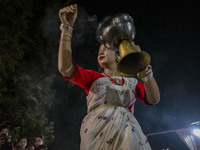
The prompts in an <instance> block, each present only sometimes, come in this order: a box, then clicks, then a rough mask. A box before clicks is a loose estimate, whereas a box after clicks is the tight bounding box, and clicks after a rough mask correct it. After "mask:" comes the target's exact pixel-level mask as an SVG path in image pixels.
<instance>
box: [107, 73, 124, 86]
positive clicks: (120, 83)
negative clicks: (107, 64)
mask: <svg viewBox="0 0 200 150" xmlns="http://www.w3.org/2000/svg"><path fill="white" fill-rule="evenodd" d="M103 74H105V75H106V76H107V77H109V78H110V80H111V82H112V83H114V84H116V85H123V84H124V78H123V76H121V77H122V80H121V81H120V80H119V79H116V80H117V81H118V82H117V81H116V80H114V79H113V78H111V77H110V76H109V75H107V74H106V73H105V72H104V73H103Z"/></svg>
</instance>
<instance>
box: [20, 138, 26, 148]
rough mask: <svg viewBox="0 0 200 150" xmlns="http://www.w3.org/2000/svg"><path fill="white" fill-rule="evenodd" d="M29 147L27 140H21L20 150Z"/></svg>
mask: <svg viewBox="0 0 200 150" xmlns="http://www.w3.org/2000/svg"><path fill="white" fill-rule="evenodd" d="M26 145H27V140H26V139H21V140H20V141H19V143H18V146H19V148H20V149H25V148H26Z"/></svg>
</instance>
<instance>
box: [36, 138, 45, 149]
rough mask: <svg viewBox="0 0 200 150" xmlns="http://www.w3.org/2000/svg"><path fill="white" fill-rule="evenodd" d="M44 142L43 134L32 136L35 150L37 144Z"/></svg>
mask: <svg viewBox="0 0 200 150" xmlns="http://www.w3.org/2000/svg"><path fill="white" fill-rule="evenodd" d="M43 144H44V137H43V136H36V137H35V138H34V147H35V150H38V146H39V145H43Z"/></svg>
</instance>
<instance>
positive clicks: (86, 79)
mask: <svg viewBox="0 0 200 150" xmlns="http://www.w3.org/2000/svg"><path fill="white" fill-rule="evenodd" d="M73 65H74V69H75V72H74V74H73V75H72V76H71V77H70V78H67V77H65V76H63V78H64V79H65V80H69V81H70V82H73V83H75V84H76V85H78V86H80V87H82V88H84V89H85V91H86V93H87V94H88V93H89V89H90V86H91V85H92V83H93V82H94V81H95V80H96V79H98V78H100V77H104V76H103V75H102V74H100V73H98V72H96V71H93V70H85V69H83V68H81V67H80V66H78V65H77V64H76V62H74V61H73Z"/></svg>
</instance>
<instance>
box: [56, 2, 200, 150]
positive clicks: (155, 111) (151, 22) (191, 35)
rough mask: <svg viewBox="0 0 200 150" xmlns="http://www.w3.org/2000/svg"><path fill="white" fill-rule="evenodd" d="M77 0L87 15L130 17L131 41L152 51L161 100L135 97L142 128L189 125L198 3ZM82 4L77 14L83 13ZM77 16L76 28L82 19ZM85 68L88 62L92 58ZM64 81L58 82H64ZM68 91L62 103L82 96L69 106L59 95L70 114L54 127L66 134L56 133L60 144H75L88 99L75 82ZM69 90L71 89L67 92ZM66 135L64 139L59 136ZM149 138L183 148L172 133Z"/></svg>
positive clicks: (194, 102)
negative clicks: (154, 102)
mask: <svg viewBox="0 0 200 150" xmlns="http://www.w3.org/2000/svg"><path fill="white" fill-rule="evenodd" d="M77 3H78V6H79V9H81V10H82V9H83V10H84V11H86V12H87V14H88V15H89V16H90V17H92V16H93V15H96V16H97V19H98V20H101V19H103V17H105V16H107V15H108V14H115V13H122V12H125V13H128V14H130V15H131V16H132V17H133V20H134V24H135V26H136V38H135V44H138V45H140V47H141V49H142V50H145V51H147V52H148V53H149V54H150V55H151V58H152V62H151V64H152V66H153V71H154V76H155V78H156V80H157V82H158V85H159V87H160V91H161V100H160V102H159V103H158V104H157V105H156V106H153V107H149V106H146V105H144V104H143V103H141V102H137V103H136V105H135V116H136V118H137V119H138V121H139V123H140V124H141V126H142V129H143V131H144V133H145V134H147V133H153V132H160V131H167V130H174V129H179V128H184V127H188V126H189V125H190V123H192V122H195V121H198V120H199V116H200V109H199V107H200V100H199V97H200V94H199V91H200V80H199V76H200V70H199V65H200V59H199V57H200V52H199V49H200V44H199V39H200V31H199V25H200V24H199V23H200V22H199V19H198V18H199V10H198V7H197V6H198V5H197V3H195V2H194V3H192V2H186V1H159V2H155V1H143V0H140V1H87V2H86V1H78V2H77ZM81 10H80V11H79V14H78V15H79V16H78V20H79V19H81V17H82V14H80V13H81ZM93 17H94V16H93ZM84 19H85V18H84ZM78 20H77V24H76V25H75V30H76V27H77V28H78V27H79V25H80V24H79V22H78ZM90 23H91V22H89V23H88V24H90ZM80 26H81V25H80ZM82 28H84V27H82ZM77 30H78V29H77ZM85 30H88V28H87V26H85ZM88 32H89V31H88ZM74 34H75V33H74ZM77 34H78V33H77ZM74 36H76V35H74ZM81 40H82V39H81ZM84 41H85V42H84V44H83V45H84V46H83V47H81V49H82V50H83V51H84V49H85V48H86V49H87V48H91V44H93V42H91V40H90V39H89V38H87V37H85V38H84ZM94 47H95V46H94ZM95 48H96V47H95ZM97 50H98V47H97V49H91V53H94V52H93V51H97ZM73 55H74V56H75V57H77V59H78V60H76V61H79V59H80V58H79V57H80V56H77V55H80V53H77V52H76V50H74V49H73ZM81 57H84V55H82V56H81ZM92 57H96V55H95V54H94V56H92ZM94 61H95V60H94ZM80 62H81V60H80ZM86 68H90V63H89V64H88V65H87V66H86ZM64 82H65V81H63V82H62V83H60V84H64ZM71 94H75V95H76V99H73V100H72V99H69V100H68V101H69V102H66V103H73V102H71V101H77V99H80V101H81V102H80V104H78V105H76V106H75V107H73V108H72V107H71V106H69V105H68V104H66V106H64V105H63V103H61V101H60V102H59V103H57V105H58V106H59V107H60V106H61V107H62V108H63V107H64V108H66V110H65V112H66V114H68V115H65V116H62V117H63V120H62V121H59V122H57V124H56V127H57V128H58V130H59V131H58V132H57V134H58V133H59V132H64V133H65V134H66V135H65V136H64V137H61V136H60V139H58V140H60V141H62V142H61V143H62V144H63V146H64V145H65V147H72V148H71V149H78V143H79V139H78V134H79V127H80V124H81V119H82V118H83V117H84V116H85V114H86V105H85V101H84V98H82V97H81V98H79V97H80V95H82V94H83V90H82V92H80V90H79V88H76V87H74V91H73V93H71ZM67 95H69V94H67V93H66V96H67ZM83 95H84V94H83ZM84 96H85V95H84ZM69 107H70V108H69ZM64 108H63V109H64ZM67 108H68V109H67ZM55 109H56V108H55ZM60 111H63V110H62V109H59V110H55V111H54V113H59V112H60ZM57 119H58V118H57ZM58 135H59V134H58ZM67 137H71V138H69V139H68V138H67ZM66 138H67V140H62V139H66ZM149 142H150V144H151V146H152V149H154V150H160V149H164V148H170V149H172V150H184V149H187V148H186V146H185V145H184V144H183V143H182V141H181V140H180V138H179V137H178V136H177V135H176V133H168V134H162V135H156V136H152V137H149ZM75 143H76V144H75Z"/></svg>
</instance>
